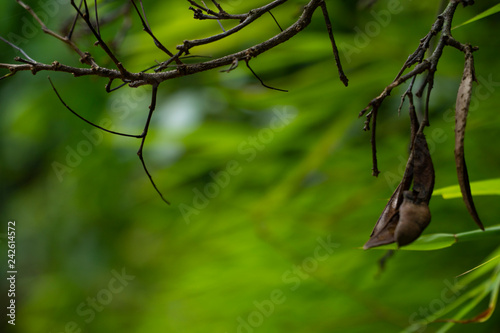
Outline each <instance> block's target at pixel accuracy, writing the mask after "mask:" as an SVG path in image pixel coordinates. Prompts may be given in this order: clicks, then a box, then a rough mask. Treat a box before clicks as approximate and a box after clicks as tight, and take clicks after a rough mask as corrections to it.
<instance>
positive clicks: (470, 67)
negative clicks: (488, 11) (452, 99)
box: [455, 45, 484, 230]
mask: <svg viewBox="0 0 500 333" xmlns="http://www.w3.org/2000/svg"><path fill="white" fill-rule="evenodd" d="M475 80H476V75H475V73H474V57H473V56H472V48H471V46H470V45H469V46H468V49H467V52H466V53H465V66H464V74H463V76H462V82H461V83H460V86H459V87H458V94H457V102H456V106H455V163H456V165H457V175H458V183H459V184H460V190H461V191H462V197H463V199H464V202H465V206H466V207H467V210H468V211H469V213H470V215H471V216H472V218H473V219H474V221H475V222H476V224H477V225H478V226H479V228H481V229H482V230H484V226H483V223H482V222H481V219H480V218H479V216H478V214H477V211H476V207H475V206H474V201H473V200H472V192H471V189H470V183H469V174H468V172H467V166H466V164H465V153H464V137H465V125H466V124H467V114H468V113H469V106H470V101H471V95H472V82H474V81H475Z"/></svg>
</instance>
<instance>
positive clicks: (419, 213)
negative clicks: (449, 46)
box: [394, 191, 431, 247]
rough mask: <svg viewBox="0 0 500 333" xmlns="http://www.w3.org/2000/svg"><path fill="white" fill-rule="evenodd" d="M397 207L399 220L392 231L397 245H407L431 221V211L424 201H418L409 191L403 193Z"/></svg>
mask: <svg viewBox="0 0 500 333" xmlns="http://www.w3.org/2000/svg"><path fill="white" fill-rule="evenodd" d="M403 196H404V198H403V203H402V204H401V207H400V208H399V222H398V224H397V226H396V230H395V231H394V236H395V239H396V242H397V243H398V246H400V247H401V246H404V245H408V244H410V243H411V242H413V241H414V240H416V239H417V238H418V237H419V236H420V234H422V232H423V231H424V229H425V228H427V226H428V225H429V223H430V221H431V212H430V210H429V206H428V205H427V203H426V202H418V201H416V200H415V195H414V194H413V192H411V191H405V192H404V193H403Z"/></svg>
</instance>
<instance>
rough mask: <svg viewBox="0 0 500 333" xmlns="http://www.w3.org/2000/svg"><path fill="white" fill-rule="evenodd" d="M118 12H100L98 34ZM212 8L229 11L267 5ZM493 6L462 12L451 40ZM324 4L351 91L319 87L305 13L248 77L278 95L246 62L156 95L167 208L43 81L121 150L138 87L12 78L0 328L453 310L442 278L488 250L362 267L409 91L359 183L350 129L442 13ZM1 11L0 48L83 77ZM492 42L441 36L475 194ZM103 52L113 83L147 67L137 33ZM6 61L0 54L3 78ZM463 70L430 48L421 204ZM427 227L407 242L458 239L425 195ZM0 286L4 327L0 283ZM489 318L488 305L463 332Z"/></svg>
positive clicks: (288, 16)
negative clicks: (463, 84) (10, 252)
mask: <svg viewBox="0 0 500 333" xmlns="http://www.w3.org/2000/svg"><path fill="white" fill-rule="evenodd" d="M26 2H27V3H28V4H30V5H32V7H33V9H34V10H35V11H37V12H38V13H39V14H40V15H42V16H43V15H44V14H43V13H45V17H46V22H47V25H48V26H49V28H51V29H54V30H55V31H59V30H60V29H63V28H64V26H67V25H68V24H69V23H70V22H71V17H73V11H72V9H71V8H70V5H69V4H68V1H63V0H57V1H56V0H45V1H39V2H38V1H26ZM124 2H125V1H101V2H100V6H101V9H102V12H101V17H105V16H106V15H109V14H110V13H113V12H114V11H117V10H119V9H120V8H121V7H122V6H123V3H124ZM143 2H144V6H145V10H146V13H147V14H148V20H149V23H150V25H151V27H152V29H153V31H154V32H155V34H156V36H157V37H158V38H159V39H160V40H161V41H162V42H163V44H164V45H166V46H167V47H168V48H170V49H174V47H175V45H177V44H180V43H182V41H183V40H184V39H194V38H202V37H206V36H209V35H213V34H217V33H219V32H220V27H219V25H218V23H217V22H216V21H196V20H193V18H192V12H191V11H190V10H188V7H189V3H188V2H187V1H175V2H172V1H170V2H159V1H157V2H155V1H149V0H144V1H143ZM206 2H207V1H206ZM220 3H221V5H223V7H224V8H225V9H226V10H227V11H228V12H231V13H242V12H246V11H248V10H249V9H251V8H254V7H258V6H261V5H263V4H265V3H266V1H220ZM305 3H306V1H298V0H295V1H288V2H287V3H286V4H285V5H283V6H281V7H280V8H278V9H276V10H275V11H274V12H273V14H274V15H275V17H276V19H277V20H278V21H279V23H280V24H281V26H283V27H287V26H289V25H290V24H291V23H293V22H294V20H295V19H296V18H297V16H298V15H299V14H300V12H301V8H302V7H301V6H303V5H304V4H305ZM495 3H496V1H481V2H478V3H477V4H476V5H474V6H471V7H467V8H462V7H461V6H460V7H459V8H458V10H457V13H456V17H455V21H454V22H455V23H456V24H458V23H461V22H464V21H466V20H467V19H469V18H471V17H473V16H475V15H477V14H478V13H480V12H482V11H483V10H485V9H487V8H490V7H492V6H493V5H494V4H495ZM207 4H209V2H207ZM327 4H328V7H329V9H330V16H331V19H332V22H333V29H334V32H335V37H336V39H337V43H338V45H339V47H340V48H341V60H342V61H343V65H344V68H345V71H346V74H347V76H348V77H349V80H350V81H349V87H348V88H346V87H344V86H343V85H342V84H341V83H340V81H339V80H338V76H337V70H336V68H335V64H334V61H333V56H332V51H331V45H330V41H329V39H328V35H327V34H326V29H325V26H324V21H323V18H322V15H321V13H320V11H318V12H317V13H316V14H315V16H314V18H313V22H312V23H311V25H310V26H309V27H308V28H307V29H306V30H304V31H303V32H302V33H300V34H299V35H297V36H296V37H294V38H293V39H291V40H290V41H288V42H287V43H285V44H282V45H280V46H278V47H276V48H275V49H273V50H271V51H269V52H267V53H265V54H263V55H260V56H259V57H257V58H256V59H253V60H252V61H251V65H252V68H253V69H254V70H255V71H256V72H257V73H258V74H259V75H260V77H261V78H262V79H263V80H264V81H265V82H266V84H268V85H270V86H273V87H278V88H281V89H287V90H289V92H288V93H283V92H279V91H275V90H269V89H266V88H264V87H263V86H261V85H260V83H259V82H258V81H257V80H256V78H255V77H253V75H252V74H251V73H250V72H249V70H248V69H247V68H246V66H244V64H240V66H239V67H238V68H237V69H235V70H233V71H232V72H231V73H222V72H219V71H217V70H213V71H210V72H206V73H201V74H197V75H193V76H190V77H184V78H180V79H176V80H173V81H170V82H165V83H163V84H162V85H161V86H160V89H159V96H158V107H157V110H156V112H155V114H154V118H153V121H152V124H151V131H150V133H149V136H148V138H147V142H146V147H145V150H144V156H145V159H146V161H147V163H148V165H149V170H150V172H151V173H152V175H153V177H154V179H155V181H156V184H157V185H158V187H159V189H160V190H161V191H162V192H163V194H164V195H165V196H166V198H167V199H168V200H170V201H171V205H170V206H167V205H166V204H165V203H163V202H162V201H161V199H160V198H159V196H158V195H157V193H156V192H155V191H154V189H153V187H152V186H151V184H150V182H149V180H148V178H147V176H146V175H145V173H144V171H143V169H142V166H141V163H140V161H139V160H138V158H137V155H136V152H137V149H138V148H139V141H138V140H137V139H133V138H124V137H117V136H113V135H111V134H108V133H102V132H99V131H97V130H95V129H94V128H92V127H90V126H89V125H88V124H86V123H84V122H82V121H81V120H80V119H78V118H77V117H75V116H74V115H72V114H71V113H69V111H67V110H66V109H65V108H64V107H63V106H62V105H61V103H60V102H59V101H58V99H57V97H56V95H55V94H54V92H53V91H52V89H51V87H50V84H49V82H48V80H47V75H48V74H50V77H51V78H52V80H53V81H54V84H55V85H56V87H57V88H58V90H59V92H60V93H61V96H62V97H63V98H64V99H65V101H66V102H67V103H68V104H69V105H70V106H71V107H72V108H73V109H75V110H76V111H78V112H80V113H81V114H82V115H84V116H85V117H87V118H88V119H89V120H92V121H95V122H97V123H101V122H104V123H105V124H106V125H109V126H108V128H112V129H114V130H117V131H122V132H127V133H137V134H139V133H141V131H142V128H143V126H144V121H145V119H146V116H147V111H148V105H149V102H150V100H149V98H150V89H149V88H148V87H142V88H137V89H131V88H128V87H124V88H122V89H120V90H118V91H116V92H114V93H112V94H107V93H106V92H105V91H104V85H105V84H106V82H107V81H106V80H104V79H98V78H91V77H80V78H73V77H71V75H67V74H63V73H38V74H37V75H32V74H31V73H29V72H22V73H18V74H16V75H15V76H13V77H10V78H7V79H4V80H2V81H0V110H1V112H0V130H1V134H2V135H1V136H0V154H1V165H0V171H1V172H0V177H1V180H0V183H1V188H2V191H1V192H0V195H1V196H2V198H1V202H0V205H1V206H0V207H1V210H0V216H1V218H0V220H1V221H2V222H1V225H2V229H3V230H1V231H0V233H1V234H2V237H3V238H2V240H1V241H2V245H1V248H2V253H5V255H3V254H2V258H3V259H2V265H1V267H6V266H5V264H6V261H7V258H6V252H7V251H6V246H5V244H6V238H5V237H6V235H5V233H6V232H7V227H6V225H7V221H9V220H15V221H16V244H17V245H16V246H17V247H16V264H17V270H18V275H17V285H16V289H17V290H16V302H17V303H16V304H17V317H16V326H15V328H14V327H11V325H7V324H6V316H5V315H2V324H1V326H2V327H3V328H5V331H7V330H10V331H16V332H23V333H31V332H47V333H48V332H53V333H56V332H57V333H59V332H110V331H122V332H134V333H135V332H137V333H142V332H193V333H197V332H202V333H205V332H221V333H224V332H244V333H252V332H348V333H351V332H352V333H354V332H400V331H403V330H405V328H406V327H408V326H410V325H411V324H412V323H413V322H414V321H416V320H418V319H422V318H423V317H424V315H423V314H422V313H423V312H422V311H426V312H427V313H428V314H432V313H434V312H436V311H438V310H440V309H441V308H442V307H443V306H445V305H448V304H450V303H452V302H453V301H454V300H455V298H456V297H455V298H454V296H458V295H459V294H461V293H463V291H462V292H457V293H456V294H455V293H454V292H452V291H451V290H450V286H451V285H454V284H455V282H456V280H455V276H457V275H459V274H461V273H463V272H465V271H467V270H469V269H471V268H473V267H475V266H476V265H479V264H480V263H482V262H484V260H485V258H486V257H487V256H488V255H489V254H490V253H491V252H492V251H494V250H495V249H496V248H497V247H498V244H499V242H498V238H491V239H485V240H483V241H477V242H468V243H458V244H456V245H455V246H453V247H450V248H447V249H443V250H440V251H426V252H412V251H400V252H398V253H396V254H395V255H394V256H393V257H392V258H390V260H388V261H387V263H386V269H385V271H383V272H382V273H381V272H380V268H379V266H378V260H379V259H380V258H381V257H382V256H384V254H385V252H384V251H381V250H370V251H363V250H361V249H360V247H361V246H362V245H363V244H364V242H366V240H367V239H368V237H369V235H370V233H371V230H372V228H373V226H374V224H375V222H376V221H377V219H378V216H379V215H380V213H381V211H382V209H383V208H384V206H385V204H386V202H387V199H388V198H389V197H390V195H391V194H392V192H393V190H394V189H395V187H396V186H397V183H398V182H399V179H400V177H401V175H402V168H403V166H404V163H405V161H406V158H407V154H408V140H409V119H408V116H407V112H406V108H404V109H403V112H402V113H401V115H400V116H398V113H397V107H398V105H399V102H400V97H399V95H400V94H401V93H402V92H403V91H404V90H403V89H406V86H404V87H402V88H401V89H397V90H395V91H394V93H393V96H392V97H391V98H389V99H387V100H386V101H385V103H384V105H383V107H382V109H381V110H380V116H379V121H378V124H379V125H378V156H379V167H380V170H381V174H380V175H379V177H378V178H374V177H372V176H371V151H370V133H369V132H363V130H362V128H363V122H364V119H358V118H357V114H358V112H359V111H360V110H361V109H363V108H364V107H365V106H366V104H367V103H368V102H369V101H370V100H371V99H372V98H374V97H375V96H377V95H378V94H379V93H380V92H381V91H382V90H383V88H384V87H385V86H386V85H387V84H389V83H390V82H391V81H392V79H393V78H394V77H395V75H396V74H397V72H398V71H399V69H400V68H401V66H402V64H403V63H404V61H405V60H406V58H407V56H408V55H409V54H410V53H412V52H413V51H414V49H415V48H416V47H417V45H418V42H419V39H420V38H421V37H423V36H424V35H425V34H427V32H428V31H429V28H430V26H431V25H432V23H433V22H434V19H435V16H436V13H437V11H438V6H439V4H438V2H435V1H392V0H390V1H382V0H380V1H378V2H377V3H376V4H375V5H373V6H372V7H364V8H363V7H362V6H359V4H357V3H356V2H355V1H327ZM209 5H211V4H209ZM0 13H2V14H1V17H0V35H1V36H2V37H4V38H7V39H9V40H12V41H17V42H18V44H17V45H19V46H21V47H22V48H23V50H24V51H25V52H26V53H27V54H28V55H29V56H30V57H32V58H34V59H35V60H37V61H39V62H45V63H51V62H52V61H54V60H57V61H59V62H60V63H64V64H69V65H74V66H78V65H80V66H82V65H81V64H79V63H78V56H77V55H76V54H75V53H74V52H73V51H72V50H70V49H69V48H68V47H66V46H65V45H63V44H62V43H61V42H59V41H57V40H55V39H54V38H52V37H50V36H48V35H45V34H43V33H42V32H41V31H40V29H39V27H38V26H37V25H36V24H34V21H33V19H32V17H31V16H30V15H29V14H28V13H27V12H26V11H24V10H23V9H22V8H21V7H20V6H19V5H18V4H17V3H16V2H15V1H13V0H12V1H11V0H9V1H2V2H0ZM127 25H129V28H128V30H126V29H123V27H124V26H125V27H126V26H127ZM223 25H224V26H225V27H226V29H227V28H229V27H231V23H230V22H223ZM377 27H378V28H377ZM499 29H500V20H499V16H498V14H497V15H492V16H490V17H488V18H485V19H483V20H479V21H477V22H475V23H471V24H469V25H466V26H463V27H461V28H458V29H456V30H454V31H453V33H454V36H455V37H456V38H457V39H458V40H460V41H462V42H467V43H471V44H473V45H478V46H479V47H480V50H479V51H478V52H476V53H475V60H476V73H477V75H478V77H479V78H482V79H481V80H482V81H481V80H480V82H479V84H478V85H476V90H475V93H474V94H475V95H474V97H475V98H474V99H473V105H471V112H470V117H469V121H468V124H467V132H466V158H467V162H468V169H469V173H470V178H471V180H472V181H476V180H485V179H492V178H499V175H500V171H499V170H500V146H499V145H498V144H497V142H498V134H499V131H498V130H499V128H500V113H499V112H498V107H499V105H500V89H499V87H500V61H499V58H498V50H499V48H500V41H499V39H498V36H497V32H498V31H499ZM117 31H123V32H124V33H123V34H120V33H118V34H117ZM278 32H279V29H278V27H277V26H276V24H275V23H274V21H273V19H272V18H271V17H270V16H269V15H265V16H263V17H261V18H260V19H259V20H258V21H257V22H255V23H254V24H252V25H251V26H249V27H248V28H246V29H244V30H243V31H241V32H240V33H238V34H236V35H234V36H232V37H230V38H227V39H225V40H223V41H220V42H218V43H214V44H211V45H208V46H205V47H200V48H198V49H193V52H192V53H193V54H195V55H200V56H211V57H217V56H221V55H224V54H227V53H229V52H233V51H237V50H240V49H244V48H247V47H250V46H252V45H254V44H257V43H259V42H261V41H264V40H266V39H268V38H270V37H271V36H273V35H275V34H276V33H278ZM102 34H103V36H105V40H107V41H111V40H115V42H116V43H115V44H116V46H114V47H115V50H116V54H117V56H118V57H119V59H120V60H121V61H122V62H123V63H124V64H125V66H126V67H127V68H128V69H129V70H131V71H139V70H142V69H144V68H147V67H149V66H152V65H154V62H155V61H163V60H166V58H165V56H164V54H162V53H161V51H159V50H158V49H157V48H155V46H154V44H153V42H152V41H151V39H150V38H149V37H148V36H147V35H146V34H145V33H144V32H143V31H142V27H141V25H140V22H139V20H138V18H137V15H135V13H131V14H130V15H129V14H126V13H125V14H120V15H119V17H118V19H116V20H115V21H113V22H111V23H109V24H107V25H105V26H103V27H102ZM115 35H116V38H115ZM12 38H14V39H12ZM16 38H17V39H16ZM75 38H78V41H79V44H78V45H79V46H80V48H81V49H83V50H88V51H90V52H91V53H92V54H93V55H94V56H95V58H96V59H97V61H98V63H99V64H101V65H102V66H110V67H113V64H112V63H111V62H110V61H109V60H108V59H107V58H106V56H105V55H104V54H103V52H102V51H100V50H99V49H98V48H97V47H94V46H93V45H92V44H93V40H92V39H91V38H88V36H87V32H86V31H85V29H82V28H81V26H79V28H77V30H76V32H75ZM112 45H113V44H112ZM16 55H20V54H19V53H18V52H16V51H15V50H14V49H12V48H10V47H9V46H8V45H6V44H4V43H0V62H3V63H8V62H13V58H14V56H16ZM201 60H203V58H193V59H186V61H187V62H189V61H191V62H193V61H201ZM462 71H463V54H461V53H460V52H458V51H456V50H454V49H451V48H447V49H446V50H445V52H444V54H443V57H442V59H441V61H440V63H439V67H438V72H437V73H436V81H435V89H434V90H433V93H432V99H431V127H430V128H428V129H426V134H427V138H428V140H429V144H430V149H431V152H432V156H433V160H434V165H435V169H436V188H441V187H445V186H450V185H456V184H457V179H456V173H455V164H454V157H453V148H454V133H453V127H454V121H453V107H454V102H455V99H456V92H457V89H458V85H459V83H460V79H461V75H462ZM5 73H6V71H5V70H3V71H2V72H1V74H2V75H3V74H5ZM488 82H489V83H488ZM479 86H482V88H478V87H479ZM273 124H274V125H276V124H278V125H277V126H274V125H273ZM475 201H476V206H477V209H478V211H479V214H480V216H481V217H482V219H483V221H484V223H485V225H486V226H494V225H497V224H498V223H499V222H498V217H499V212H500V211H499V202H500V201H499V198H498V196H478V197H476V198H475ZM431 211H432V216H433V217H432V223H431V225H430V226H429V227H428V229H427V230H426V231H425V233H426V234H431V233H457V232H463V231H467V230H474V229H475V228H476V227H475V224H474V222H473V220H472V219H471V218H470V217H469V215H468V213H467V211H466V209H465V206H464V204H463V201H462V200H461V199H450V200H444V199H443V198H442V197H440V196H435V197H434V198H433V199H432V201H431ZM2 270H4V271H6V269H2ZM2 274H3V273H2ZM117 276H118V277H120V278H117ZM1 281H2V282H1V283H0V286H1V287H2V288H1V290H2V292H1V299H2V309H3V310H2V313H4V311H5V304H7V303H6V302H7V295H6V290H7V284H6V280H5V279H2V280H1ZM487 306H488V299H485V300H484V301H483V302H480V303H479V304H478V305H477V306H476V307H475V308H474V309H472V310H471V312H470V313H469V314H468V315H467V316H466V317H469V318H470V317H473V316H475V315H477V314H479V313H480V312H482V311H483V310H485V309H486V308H487ZM448 317H449V316H448ZM445 318H446V317H445ZM442 325H443V324H442V323H432V324H429V325H428V326H427V327H426V328H423V329H422V330H421V331H422V332H423V331H425V332H435V331H437V330H438V329H439V328H440V327H441V326H442ZM499 326H500V315H499V314H498V311H497V312H496V313H494V314H493V316H492V317H491V318H490V320H489V321H487V322H486V323H482V324H468V325H457V326H454V327H453V328H452V330H451V331H452V332H470V331H471V330H474V331H475V332H494V331H497V328H498V327H499ZM2 330H3V329H2Z"/></svg>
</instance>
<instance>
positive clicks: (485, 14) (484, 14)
mask: <svg viewBox="0 0 500 333" xmlns="http://www.w3.org/2000/svg"><path fill="white" fill-rule="evenodd" d="M498 12H500V4H498V5H495V6H493V7H491V8H490V9H487V10H485V11H484V12H482V13H481V14H478V15H476V16H474V17H473V18H471V19H470V20H468V21H465V22H464V23H462V24H459V25H457V26H455V27H454V28H452V30H453V29H456V28H458V27H461V26H464V25H466V24H469V23H472V22H475V21H478V20H480V19H483V18H485V17H488V16H490V15H493V14H496V13H498Z"/></svg>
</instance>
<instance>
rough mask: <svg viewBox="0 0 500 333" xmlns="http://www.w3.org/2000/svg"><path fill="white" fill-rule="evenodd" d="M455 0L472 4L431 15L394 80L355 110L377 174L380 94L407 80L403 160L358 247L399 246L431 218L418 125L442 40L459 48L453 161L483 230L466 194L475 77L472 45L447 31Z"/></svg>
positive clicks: (428, 165)
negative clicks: (418, 102) (419, 105)
mask: <svg viewBox="0 0 500 333" xmlns="http://www.w3.org/2000/svg"><path fill="white" fill-rule="evenodd" d="M460 3H461V4H462V5H463V6H464V7H465V6H467V5H471V4H473V1H460V0H456V1H450V3H449V4H448V6H447V7H446V9H445V10H444V11H443V13H442V14H441V15H439V16H438V17H437V19H436V21H435V22H434V24H433V25H432V27H431V30H430V31H429V33H428V34H427V35H426V36H425V37H424V38H422V39H421V40H420V45H419V46H418V47H417V49H416V50H415V52H414V53H413V54H411V55H410V56H409V57H408V59H407V60H406V62H405V63H404V65H403V67H402V68H401V70H400V72H399V73H398V75H397V76H396V78H395V79H394V81H393V82H392V83H391V84H390V85H388V86H387V87H386V88H385V89H384V90H383V91H382V93H381V94H380V95H379V96H378V97H376V98H374V99H373V100H372V101H371V102H370V103H369V104H368V106H367V107H366V108H365V109H363V110H362V111H361V112H360V114H359V116H360V117H361V116H363V115H365V116H366V121H365V128H364V129H365V130H370V129H371V131H372V138H371V143H372V159H373V169H372V170H373V175H374V176H377V175H378V174H379V170H378V165H377V155H376V151H377V150H376V120H377V113H378V110H379V108H380V105H381V104H382V102H383V101H384V99H385V98H386V97H387V96H389V95H390V93H391V91H392V90H393V89H394V88H396V87H398V86H400V85H402V84H403V83H404V82H407V81H410V83H409V86H408V89H407V90H406V91H405V92H404V94H403V95H402V98H401V105H400V107H399V110H398V111H401V109H402V106H403V103H404V102H405V100H408V104H409V107H408V111H409V115H410V129H411V130H410V154H409V157H408V162H407V164H406V168H405V172H404V174H403V179H402V180H401V182H400V183H399V185H398V187H397V188H396V190H395V191H394V193H393V194H392V196H391V198H390V199H389V202H388V203H387V205H386V206H385V208H384V210H383V211H382V214H381V215H380V217H379V219H378V221H377V223H376V224H375V228H374V229H373V231H372V233H371V235H370V239H369V240H368V241H367V242H366V244H365V245H364V247H363V248H364V249H369V248H372V247H376V246H380V245H385V244H391V243H397V244H398V246H399V247H400V246H404V245H408V244H410V243H412V242H413V241H415V240H416V239H417V238H418V237H420V235H421V234H422V232H423V231H424V229H425V228H426V227H427V226H428V225H429V223H430V221H431V212H430V210H429V202H430V199H431V196H432V191H433V189H434V179H435V173H434V167H433V164H432V158H431V155H430V152H429V148H428V145H427V141H426V138H425V135H424V129H425V128H426V127H427V126H429V99H430V96H431V92H432V89H433V86H434V74H435V72H436V70H437V65H438V62H439V60H440V58H441V55H442V53H443V49H444V48H445V47H447V46H451V47H453V48H455V49H457V50H459V51H461V52H463V53H464V54H465V62H464V72H463V77H462V81H461V83H460V86H459V89H458V93H457V100H456V108H455V163H456V167H457V176H458V182H459V184H460V189H461V192H462V196H463V199H464V202H465V205H466V207H467V209H468V211H469V213H470V215H471V216H472V218H473V219H474V221H475V222H476V224H477V225H478V226H479V228H481V229H483V230H484V227H483V224H482V222H481V220H480V219H479V216H478V214H477V211H476V208H475V206H474V202H473V200H472V194H471V190H470V184H469V176H468V173H467V167H466V164H465V154H464V137H465V126H466V122H467V115H468V111H469V105H470V99H471V94H472V84H473V82H474V81H475V80H476V77H475V73H474V57H473V52H474V51H476V50H477V49H478V48H477V47H472V46H471V45H469V44H462V43H460V42H459V41H457V40H456V39H454V38H453V36H452V35H451V22H452V19H453V15H454V13H455V10H456V9H457V7H458V5H459V4H460ZM438 34H440V35H439V39H438V41H437V43H436V48H435V49H434V50H432V53H431V54H430V55H429V56H428V57H427V58H425V54H426V53H427V51H429V50H430V45H431V40H432V39H434V38H436V36H437V35H438ZM414 65H415V67H414V68H413V69H412V70H411V71H409V72H408V73H406V74H404V72H405V71H406V70H407V69H409V68H411V67H412V66H414ZM420 75H423V80H422V83H421V85H420V87H417V88H416V92H415V95H416V96H417V97H419V98H420V97H423V98H424V99H425V110H424V114H423V119H422V120H421V121H420V122H419V120H418V118H417V115H416V112H415V106H414V101H413V98H414V93H413V90H414V88H415V87H414V85H415V82H416V78H417V77H418V76H420ZM424 94H425V95H424ZM370 127H371V128H370Z"/></svg>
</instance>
